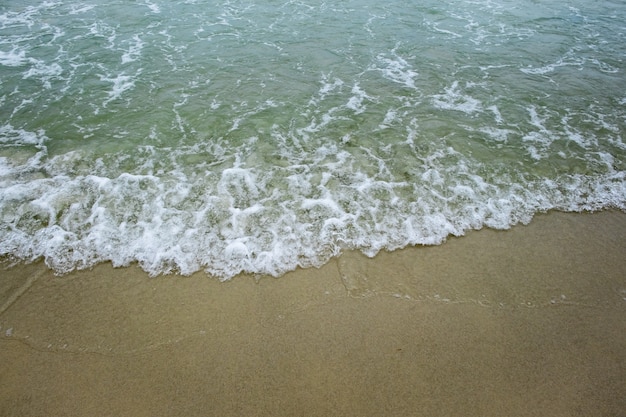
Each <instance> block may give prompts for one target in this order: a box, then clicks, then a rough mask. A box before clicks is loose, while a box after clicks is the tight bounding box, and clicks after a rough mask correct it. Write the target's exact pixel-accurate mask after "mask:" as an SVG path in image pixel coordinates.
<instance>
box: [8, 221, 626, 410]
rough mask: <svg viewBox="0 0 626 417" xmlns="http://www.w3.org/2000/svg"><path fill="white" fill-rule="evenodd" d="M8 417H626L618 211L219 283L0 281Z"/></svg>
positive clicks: (40, 276)
mask: <svg viewBox="0 0 626 417" xmlns="http://www.w3.org/2000/svg"><path fill="white" fill-rule="evenodd" d="M0 274H1V275H0V415H1V416H133V417H138V416H551V417H558V416H568V417H569V416H625V415H626V395H625V393H626V214H624V213H621V212H602V213H596V214H563V213H549V214H546V215H541V216H538V217H537V218H535V220H533V222H532V223H531V224H530V225H528V226H517V227H514V228H513V229H511V230H509V231H493V230H481V231H476V232H470V233H468V234H467V236H465V237H462V238H452V239H450V240H449V241H448V242H447V243H445V244H444V245H441V246H436V247H415V248H408V249H405V250H401V251H396V252H392V253H381V254H379V255H378V256H376V257H375V258H374V259H368V258H365V257H364V256H362V255H360V254H358V253H346V254H344V255H342V256H341V257H340V258H339V259H337V260H334V261H332V262H330V263H329V264H327V265H325V266H324V267H322V268H320V269H308V270H298V271H295V272H293V273H289V274H287V275H285V276H283V277H281V278H278V279H275V278H270V277H249V276H241V277H237V278H235V279H233V280H232V281H229V282H225V283H220V282H219V281H217V280H216V279H213V278H210V277H207V276H206V275H203V274H197V275H194V276H191V277H180V276H166V277H158V278H150V277H148V276H147V275H146V274H145V273H143V272H142V271H141V270H139V269H138V268H136V267H129V268H121V269H114V268H112V267H111V266H110V265H101V266H98V267H97V268H94V269H93V270H90V271H81V272H77V273H72V274H70V275H67V276H63V277H57V276H54V275H53V274H52V273H51V272H50V271H49V270H47V269H46V268H45V266H44V265H43V264H42V263H37V264H32V265H23V264H22V265H17V266H13V267H11V268H8V269H7V268H6V265H5V268H4V269H3V270H0Z"/></svg>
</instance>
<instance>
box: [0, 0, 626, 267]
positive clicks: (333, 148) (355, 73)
mask: <svg viewBox="0 0 626 417" xmlns="http://www.w3.org/2000/svg"><path fill="white" fill-rule="evenodd" d="M625 22H626V4H624V3H623V2H618V1H614V2H613V1H605V2H588V1H582V0H579V1H572V2H557V1H552V0H550V1H545V2H536V1H527V0H523V1H521V2H520V1H516V2H513V1H499V0H476V1H465V0H463V1H448V2H441V1H426V2H400V1H389V2H385V3H380V2H372V1H369V0H365V1H356V0H352V1H350V0H349V1H344V2H341V3H337V4H334V3H331V2H325V1H291V2H278V1H257V2H244V1H216V2H208V1H200V0H196V1H193V0H188V1H167V2H166V1H157V0H155V1H134V2H127V1H125V2H122V1H113V2H111V1H108V2H104V1H99V0H94V1H91V2H87V1H85V2H83V1H53V0H50V1H44V2H34V4H25V3H24V2H21V1H7V2H4V3H3V4H1V5H0V255H2V256H8V257H11V258H15V259H19V260H25V261H32V260H36V259H40V258H43V259H45V261H46V263H47V264H48V265H49V266H50V267H51V268H53V269H54V270H55V271H57V272H59V273H65V272H69V271H71V270H73V269H80V268H88V267H90V266H93V265H94V264H96V263H98V262H104V261H111V262H112V263H113V264H114V265H128V264H131V263H134V262H138V263H139V264H140V265H141V266H142V267H143V268H144V269H145V270H146V271H148V272H149V273H151V274H153V275H156V274H162V273H171V272H177V273H182V274H189V273H192V272H195V271H198V270H205V271H207V272H208V273H209V274H212V275H216V276H218V277H220V278H222V279H228V278H230V277H232V276H234V275H236V274H238V273H240V272H247V273H255V274H271V275H275V276H278V275H281V274H283V273H284V272H286V271H289V270H292V269H295V268H296V267H298V266H301V267H311V266H320V265H322V264H323V263H325V262H327V261H328V260H329V259H330V258H331V257H333V256H336V255H338V254H340V253H341V251H343V250H347V249H357V250H361V251H363V252H364V253H365V254H367V255H369V256H373V255H375V254H376V253H377V252H378V251H380V250H383V249H386V250H393V249H397V248H401V247H405V246H408V245H416V244H440V243H442V242H443V241H445V239H446V237H447V236H450V235H457V236H458V235H462V234H463V233H464V232H465V231H467V230H469V229H478V228H481V227H493V228H499V229H506V228H509V227H510V226H512V225H515V224H518V223H527V222H529V221H530V220H531V218H532V217H533V215H535V214H536V213H538V212H544V211H548V210H563V211H582V210H601V209H607V208H613V209H621V210H624V209H626V177H625V173H626V159H625V156H626V144H625V143H624V133H625V132H626V74H625V71H626V63H625V62H624V59H625V58H626V23H625Z"/></svg>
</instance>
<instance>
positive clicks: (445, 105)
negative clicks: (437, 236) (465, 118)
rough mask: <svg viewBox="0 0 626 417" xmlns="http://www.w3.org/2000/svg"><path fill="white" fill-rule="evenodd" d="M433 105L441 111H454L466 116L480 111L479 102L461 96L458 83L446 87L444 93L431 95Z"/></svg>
mask: <svg viewBox="0 0 626 417" xmlns="http://www.w3.org/2000/svg"><path fill="white" fill-rule="evenodd" d="M433 104H434V105H435V106H436V107H438V108H440V109H443V110H456V111H461V112H463V113H467V114H472V113H476V112H479V111H482V103H481V102H480V100H477V99H475V98H473V97H471V96H470V95H467V94H463V92H462V90H461V88H460V87H459V82H458V81H454V82H453V83H452V85H451V86H450V87H446V88H445V93H443V94H435V95H433Z"/></svg>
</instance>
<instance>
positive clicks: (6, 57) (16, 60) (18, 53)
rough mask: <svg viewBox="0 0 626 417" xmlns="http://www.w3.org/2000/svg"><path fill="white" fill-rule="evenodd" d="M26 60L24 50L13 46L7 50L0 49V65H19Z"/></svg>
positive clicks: (23, 63)
mask: <svg viewBox="0 0 626 417" xmlns="http://www.w3.org/2000/svg"><path fill="white" fill-rule="evenodd" d="M27 62H28V59H27V58H26V51H24V50H20V49H18V48H13V49H11V50H10V51H8V52H4V51H0V65H5V66H7V67H19V66H22V65H25V64H26V63H27Z"/></svg>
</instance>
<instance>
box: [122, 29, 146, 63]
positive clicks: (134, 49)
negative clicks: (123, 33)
mask: <svg viewBox="0 0 626 417" xmlns="http://www.w3.org/2000/svg"><path fill="white" fill-rule="evenodd" d="M133 41H134V42H133V43H132V44H130V45H129V47H128V51H126V52H124V54H123V55H122V64H127V63H129V62H133V61H136V60H137V59H138V58H139V57H140V56H141V49H142V48H143V46H144V43H143V41H142V40H141V38H140V37H139V35H135V36H133Z"/></svg>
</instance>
